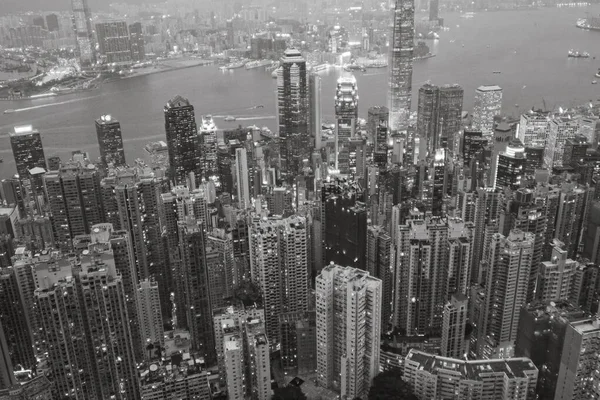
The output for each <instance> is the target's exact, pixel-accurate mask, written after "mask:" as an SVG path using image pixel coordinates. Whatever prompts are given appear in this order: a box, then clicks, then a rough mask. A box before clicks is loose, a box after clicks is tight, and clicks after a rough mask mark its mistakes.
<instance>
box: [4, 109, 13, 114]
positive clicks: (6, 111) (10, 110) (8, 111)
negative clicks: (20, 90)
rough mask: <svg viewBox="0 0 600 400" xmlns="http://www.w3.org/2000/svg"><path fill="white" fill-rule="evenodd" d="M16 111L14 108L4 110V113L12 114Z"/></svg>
mask: <svg viewBox="0 0 600 400" xmlns="http://www.w3.org/2000/svg"><path fill="white" fill-rule="evenodd" d="M14 112H15V110H13V109H9V110H4V114H12V113H14Z"/></svg>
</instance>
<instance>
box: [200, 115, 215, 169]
mask: <svg viewBox="0 0 600 400" xmlns="http://www.w3.org/2000/svg"><path fill="white" fill-rule="evenodd" d="M198 136H199V141H200V143H199V145H200V157H201V158H202V159H201V162H202V173H203V177H204V178H207V179H208V178H209V177H215V176H216V175H217V125H216V124H215V121H214V120H213V118H212V116H211V115H205V116H203V117H202V123H201V124H200V129H199V132H198Z"/></svg>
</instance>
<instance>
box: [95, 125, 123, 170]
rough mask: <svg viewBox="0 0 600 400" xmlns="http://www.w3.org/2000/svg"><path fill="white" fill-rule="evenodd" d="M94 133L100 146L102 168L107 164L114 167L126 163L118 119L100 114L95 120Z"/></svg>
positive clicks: (106, 166)
mask: <svg viewBox="0 0 600 400" xmlns="http://www.w3.org/2000/svg"><path fill="white" fill-rule="evenodd" d="M96 135H97V136H98V146H99V147H100V159H101V160H102V165H103V166H104V168H108V165H109V164H111V165H112V166H114V167H121V166H124V165H126V164H127V163H126V162H125V150H124V149H123V136H122V134H121V124H120V123H119V121H117V120H116V119H114V118H113V117H112V116H110V115H103V116H101V117H100V118H99V119H97V120H96Z"/></svg>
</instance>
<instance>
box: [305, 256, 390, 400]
mask: <svg viewBox="0 0 600 400" xmlns="http://www.w3.org/2000/svg"><path fill="white" fill-rule="evenodd" d="M315 285H316V293H317V380H318V382H319V385H320V386H323V387H328V388H332V389H335V390H339V391H340V392H341V395H342V398H349V399H354V398H356V397H358V398H364V397H365V396H366V395H367V393H368V391H369V387H370V386H371V383H372V381H373V378H374V377H375V375H377V374H378V373H379V351H380V349H379V347H380V335H381V281H380V280H379V279H377V278H374V277H372V276H369V273H368V272H365V271H362V270H359V269H355V268H351V267H341V266H339V265H335V264H333V263H332V264H331V265H328V266H327V267H325V268H323V270H322V271H321V274H320V275H319V276H317V280H316V284H315Z"/></svg>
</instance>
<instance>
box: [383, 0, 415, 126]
mask: <svg viewBox="0 0 600 400" xmlns="http://www.w3.org/2000/svg"><path fill="white" fill-rule="evenodd" d="M392 29H393V30H392V34H391V37H390V51H391V54H390V67H389V69H390V77H389V79H390V80H389V85H390V86H389V93H388V104H389V106H388V108H389V110H390V124H389V126H390V129H391V133H392V134H396V133H398V132H399V131H403V130H406V128H407V126H408V118H409V115H410V104H411V91H412V69H413V47H414V36H415V2H414V0H395V4H394V25H393V28H392Z"/></svg>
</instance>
